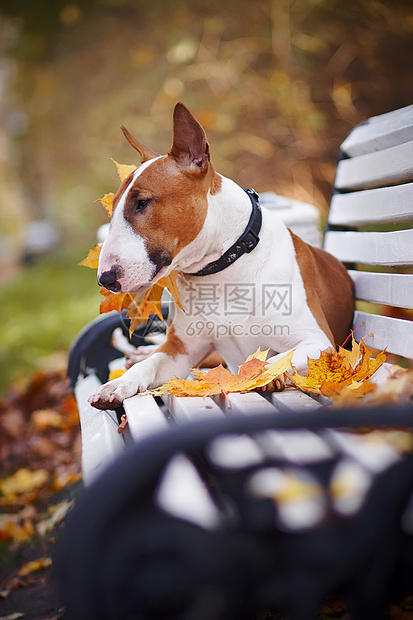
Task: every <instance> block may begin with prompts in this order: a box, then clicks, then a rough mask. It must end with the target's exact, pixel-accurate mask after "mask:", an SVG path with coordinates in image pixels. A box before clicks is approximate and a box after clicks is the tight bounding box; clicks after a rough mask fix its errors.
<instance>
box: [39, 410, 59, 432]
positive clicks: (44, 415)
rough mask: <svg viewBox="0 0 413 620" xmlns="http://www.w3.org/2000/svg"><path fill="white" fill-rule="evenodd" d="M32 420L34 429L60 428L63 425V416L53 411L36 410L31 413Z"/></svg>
mask: <svg viewBox="0 0 413 620" xmlns="http://www.w3.org/2000/svg"><path fill="white" fill-rule="evenodd" d="M32 420H33V422H34V425H35V427H36V428H39V429H44V428H48V427H51V428H62V427H63V426H64V425H65V418H64V416H63V415H62V414H61V413H59V412H58V411H54V410H53V409H37V411H33V413H32Z"/></svg>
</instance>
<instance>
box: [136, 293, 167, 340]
mask: <svg viewBox="0 0 413 620" xmlns="http://www.w3.org/2000/svg"><path fill="white" fill-rule="evenodd" d="M164 288H165V287H164V286H162V285H161V284H159V283H158V282H156V283H155V284H153V285H152V286H151V288H150V289H149V290H148V291H146V293H145V296H144V298H143V300H142V296H141V295H136V296H135V298H134V299H133V300H132V302H131V303H130V305H129V306H128V312H127V315H126V316H127V317H128V318H130V320H131V321H130V327H129V336H132V334H133V332H134V331H135V329H136V328H137V327H138V326H139V325H140V324H141V323H145V322H146V321H147V320H148V319H149V316H150V315H151V314H156V315H157V316H158V317H159V318H160V319H161V320H163V317H162V293H163V290H164Z"/></svg>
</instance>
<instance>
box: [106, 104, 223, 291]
mask: <svg viewBox="0 0 413 620" xmlns="http://www.w3.org/2000/svg"><path fill="white" fill-rule="evenodd" d="M122 130H123V133H124V134H125V136H126V138H127V140H128V141H129V143H130V144H131V146H133V148H134V149H136V150H137V151H138V152H139V153H140V155H141V157H142V163H141V165H140V167H139V168H137V169H136V170H135V171H134V172H133V173H132V174H130V175H129V176H128V178H127V179H125V180H124V181H123V183H122V184H121V186H120V187H119V189H118V191H117V193H116V195H115V197H114V200H113V214H112V220H111V223H110V227H109V233H108V236H107V238H106V240H105V242H104V244H103V248H102V251H101V254H100V259H99V269H98V281H99V284H100V285H101V286H104V287H106V288H107V289H109V290H111V291H113V292H128V293H139V292H142V291H144V290H146V289H147V288H149V286H151V284H152V283H153V282H155V281H156V280H157V279H159V278H160V277H162V276H163V275H167V274H168V272H169V271H170V269H171V268H172V267H171V265H172V262H173V260H174V258H175V257H176V256H177V255H178V253H179V252H180V251H181V250H182V249H183V248H184V247H185V246H187V245H188V244H189V243H190V242H191V241H192V240H194V239H195V237H196V236H197V235H198V233H199V232H200V231H201V229H202V226H203V224H204V221H205V217H206V214H207V210H208V193H209V192H212V193H213V192H214V185H215V186H216V184H217V177H216V175H215V172H214V169H213V166H212V164H211V162H210V155H209V146H208V143H207V141H206V137H205V132H204V130H203V128H202V127H201V125H200V124H199V123H198V121H197V120H196V119H195V118H194V117H193V116H192V114H191V113H190V112H189V110H188V109H187V108H186V107H185V106H184V105H183V104H182V103H178V104H177V105H176V106H175V110H174V118H173V143H172V147H171V150H170V151H169V153H168V154H167V155H158V154H157V153H155V152H154V151H152V150H151V149H150V148H148V147H147V146H145V145H144V144H142V143H141V142H139V141H138V140H136V139H135V138H134V137H133V136H132V135H131V134H130V133H129V132H128V131H127V130H126V129H125V128H124V127H122Z"/></svg>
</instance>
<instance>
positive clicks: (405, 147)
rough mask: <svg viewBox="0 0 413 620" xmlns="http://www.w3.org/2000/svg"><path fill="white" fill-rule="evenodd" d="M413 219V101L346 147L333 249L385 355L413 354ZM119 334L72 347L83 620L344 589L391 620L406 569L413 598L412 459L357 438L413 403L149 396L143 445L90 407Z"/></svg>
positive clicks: (71, 581)
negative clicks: (363, 405) (373, 406)
mask: <svg viewBox="0 0 413 620" xmlns="http://www.w3.org/2000/svg"><path fill="white" fill-rule="evenodd" d="M411 221H413V106H409V107H408V108H404V109H402V110H398V111H395V112H392V113H389V114H385V115H383V116H380V117H376V118H372V119H370V120H369V121H367V122H366V123H364V124H362V125H360V126H359V127H357V128H356V129H355V130H354V131H353V132H352V133H351V134H350V135H349V137H348V138H347V140H345V142H344V143H343V145H342V157H341V158H340V161H339V164H338V168H337V176H336V181H335V188H334V195H333V198H332V202H331V210H330V214H329V222H328V230H327V232H326V235H325V243H324V245H325V248H326V249H327V250H328V251H330V252H331V253H332V254H334V255H336V256H337V257H338V258H340V259H341V260H342V261H343V262H345V263H346V264H347V265H348V268H349V270H350V273H351V276H352V278H353V279H354V282H355V287H356V297H357V299H358V300H360V302H361V304H365V303H366V302H368V303H369V304H370V305H369V306H368V307H365V306H362V307H360V308H359V307H358V308H357V309H356V311H355V315H354V328H356V327H357V328H359V329H357V331H356V332H355V337H356V339H357V340H360V338H361V337H363V336H368V335H369V334H373V336H372V338H371V339H370V340H369V341H368V342H369V346H370V345H371V346H373V347H374V348H377V349H383V348H387V351H388V352H389V353H391V354H392V355H394V356H401V357H403V358H408V359H410V358H412V357H413V323H412V322H410V321H409V320H408V319H409V315H408V311H409V310H411V309H413V292H412V291H413V287H412V286H411V285H412V282H413V281H412V278H413V274H410V273H409V270H411V266H412V265H413V229H412V228H411V226H410V225H409V222H411ZM409 266H410V267H409ZM360 302H358V303H360ZM383 309H384V312H382V310H383ZM395 309H398V310H395ZM404 312H405V313H406V317H407V318H400V317H401V316H402V315H403V313H404ZM390 313H394V314H398V315H399V316H398V318H394V317H390V316H385V315H386V314H390ZM119 325H120V326H121V328H122V329H123V330H124V332H126V331H127V328H126V326H125V324H124V321H120V322H119V320H118V318H117V317H116V316H112V317H109V318H107V319H103V320H101V321H99V322H98V323H96V324H94V325H93V326H92V327H90V328H88V329H87V330H86V332H84V333H83V334H81V336H80V337H79V339H78V341H77V343H76V346H75V347H74V349H73V351H72V354H71V362H70V373H69V374H70V375H71V377H72V381H73V383H74V384H75V393H76V398H77V402H78V404H79V410H80V417H81V425H82V440H83V447H84V450H83V472H84V478H85V483H86V484H87V485H88V486H89V485H90V486H89V489H88V490H87V492H86V493H85V494H84V497H83V498H82V500H81V501H80V502H79V506H78V508H77V510H76V511H75V515H74V517H73V519H72V522H71V523H69V526H68V534H67V541H68V542H67V543H66V547H65V551H64V553H63V555H64V558H65V561H64V563H63V564H62V566H63V568H62V575H63V577H62V580H63V582H64V583H65V584H66V586H65V588H66V596H67V600H68V601H69V607H70V606H71V608H72V610H74V617H76V618H77V620H82V618H85V619H86V618H87V620H91V619H95V618H96V620H97V619H99V620H102V619H104V618H108V619H109V618H116V617H119V618H121V617H136V618H145V619H146V618H147V619H148V620H149V619H151V620H154V619H156V618H168V619H171V620H172V619H176V620H178V619H182V620H184V619H185V620H192V619H194V620H195V618H196V619H199V618H205V620H213V619H218V618H251V617H253V616H252V614H253V613H258V611H259V610H263V609H272V610H274V609H281V610H283V611H284V612H285V613H286V614H287V617H288V618H295V619H297V620H300V619H305V618H313V617H315V615H316V613H317V610H318V609H319V605H320V603H322V602H325V601H326V598H327V597H328V596H331V595H335V594H337V593H340V594H342V595H343V596H345V597H346V601H347V602H348V603H349V604H350V606H351V609H352V613H353V616H352V617H353V618H355V619H356V620H357V618H374V619H375V620H376V619H378V618H383V617H386V616H385V615H383V613H384V612H383V609H384V606H385V604H386V603H387V602H388V600H389V598H388V597H389V591H388V588H389V587H390V585H391V583H392V579H391V575H392V574H393V572H394V571H395V570H396V569H397V570H398V571H399V576H400V575H403V579H402V580H401V582H400V583H401V589H402V590H403V592H404V593H405V591H406V588H407V591H410V590H409V588H411V589H412V590H413V582H412V579H411V568H412V560H411V557H412V553H411V551H412V547H413V542H412V541H413V536H412V533H413V515H412V513H413V509H412V508H410V509H406V506H408V505H409V504H408V500H409V497H410V496H411V494H412V492H413V462H412V457H411V456H401V455H400V454H399V452H398V450H397V449H395V447H394V446H393V445H391V444H387V443H386V442H382V444H381V445H379V444H375V443H374V442H373V443H372V444H370V445H369V444H367V443H366V442H363V440H362V438H361V437H360V436H359V435H357V434H353V433H348V432H343V427H348V428H353V427H357V426H360V427H366V426H367V427H368V426H374V427H380V428H383V427H396V428H397V427H399V428H402V429H404V428H408V427H411V426H412V425H413V424H412V422H413V416H412V412H411V409H410V408H407V409H406V408H405V409H398V408H397V407H393V408H389V407H388V408H384V409H379V410H373V411H369V410H367V411H366V410H362V409H360V410H358V409H354V410H352V411H345V412H341V411H335V412H333V411H331V410H326V409H325V408H324V407H323V404H322V403H320V402H318V401H316V400H314V399H312V398H310V397H309V396H307V395H305V394H303V393H301V392H299V391H297V390H295V389H288V390H285V391H284V392H281V393H276V394H273V395H272V397H271V400H269V399H266V398H264V397H263V396H260V395H259V394H257V393H247V394H231V395H229V397H228V399H227V400H226V402H225V403H223V402H221V401H219V399H218V400H214V399H211V398H206V399H198V398H173V399H170V398H169V397H163V398H162V401H160V400H159V399H154V398H153V397H152V396H136V397H133V398H130V399H128V400H127V401H125V403H124V409H125V411H126V414H127V418H128V422H129V429H130V435H129V437H128V440H127V441H126V444H127V443H128V442H129V443H130V444H132V445H131V446H130V449H129V450H128V449H125V437H124V436H121V435H119V434H118V432H117V426H118V421H119V418H118V416H117V414H116V412H100V411H97V410H95V409H93V408H92V407H90V406H89V405H88V404H87V398H88V396H89V395H90V394H91V393H92V392H93V391H94V390H95V388H96V386H97V385H98V384H99V382H100V381H102V380H105V373H106V374H107V367H108V365H109V366H110V365H111V362H109V364H108V361H109V360H110V358H111V357H113V356H114V355H113V349H111V344H110V336H111V333H112V331H113V329H114V327H115V326H119ZM360 325H362V327H359V326H360ZM156 328H157V329H159V325H158V326H157V327H156ZM141 337H142V333H141V334H140V335H139V334H138V335H137V336H135V338H136V339H137V343H138V344H139V339H140V338H141ZM116 355H120V354H119V353H115V356H116ZM339 429H341V430H339ZM94 446H96V449H95V447H94ZM127 447H128V446H127V445H126V448H127ZM120 453H123V455H122V456H121V457H120V458H117V457H119V454H120ZM114 460H115V461H116V462H115V463H114V465H113V466H112V467H109V465H110V463H112V461H114ZM410 506H411V505H410ZM409 510H410V512H409ZM402 515H403V519H404V521H403V526H402V527H401V526H400V523H401V521H402ZM406 515H407V516H406ZM389 549H390V550H391V553H390V551H389ZM80 564H81V566H80ZM409 575H410V581H409ZM128 614H129V615H128ZM134 614H136V615H134Z"/></svg>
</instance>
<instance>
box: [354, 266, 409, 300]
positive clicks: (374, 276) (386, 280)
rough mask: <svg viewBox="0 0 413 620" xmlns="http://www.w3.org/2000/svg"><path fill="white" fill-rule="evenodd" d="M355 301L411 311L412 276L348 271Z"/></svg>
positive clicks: (407, 274)
mask: <svg viewBox="0 0 413 620" xmlns="http://www.w3.org/2000/svg"><path fill="white" fill-rule="evenodd" d="M349 274H350V276H351V277H352V279H353V281H354V284H355V294H356V298H357V299H362V300H364V301H371V302H373V303H377V304H384V305H387V306H396V307H399V308H410V309H413V274H410V273H404V274H399V273H371V272H368V271H353V270H349Z"/></svg>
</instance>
